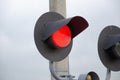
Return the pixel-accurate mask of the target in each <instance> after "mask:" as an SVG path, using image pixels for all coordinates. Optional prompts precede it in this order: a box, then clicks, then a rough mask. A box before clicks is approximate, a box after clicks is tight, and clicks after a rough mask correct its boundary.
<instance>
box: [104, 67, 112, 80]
mask: <svg viewBox="0 0 120 80" xmlns="http://www.w3.org/2000/svg"><path fill="white" fill-rule="evenodd" d="M110 77H111V70H109V69H107V72H106V79H105V80H110Z"/></svg>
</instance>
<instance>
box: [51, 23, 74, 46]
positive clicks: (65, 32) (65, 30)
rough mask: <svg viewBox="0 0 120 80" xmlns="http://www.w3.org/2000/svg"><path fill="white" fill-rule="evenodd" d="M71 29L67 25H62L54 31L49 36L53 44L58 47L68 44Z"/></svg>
mask: <svg viewBox="0 0 120 80" xmlns="http://www.w3.org/2000/svg"><path fill="white" fill-rule="evenodd" d="M71 38H72V35H71V31H70V29H69V27H68V26H67V25H64V26H63V27H61V28H60V29H58V30H57V31H56V32H54V33H53V34H52V36H51V39H52V42H53V43H54V45H55V46H57V47H59V48H63V47H66V46H68V45H69V43H70V42H71Z"/></svg>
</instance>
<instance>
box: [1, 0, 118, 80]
mask: <svg viewBox="0 0 120 80" xmlns="http://www.w3.org/2000/svg"><path fill="white" fill-rule="evenodd" d="M48 11H49V0H0V80H50V72H49V67H48V66H49V64H48V60H46V59H45V58H44V57H42V55H41V54H40V53H39V52H38V50H37V49H36V46H35V43H34V37H33V30H34V26H35V23H36V20H37V19H38V18H39V16H41V15H42V14H43V13H45V12H48ZM75 15H77V16H82V17H84V18H86V20H87V21H88V22H89V27H88V28H87V29H86V30H85V31H84V32H82V33H81V34H80V35H79V36H77V37H76V38H75V39H74V43H73V48H72V51H71V53H70V56H69V57H70V72H71V74H72V75H75V76H76V78H77V77H78V76H79V74H82V73H86V72H89V71H95V72H96V73H98V75H99V76H100V78H101V80H105V73H106V68H105V67H104V66H103V64H102V63H101V61H100V59H99V56H98V51H97V41H98V37H99V34H100V32H101V30H102V29H103V28H104V27H105V26H108V25H116V26H119V27H120V0H67V17H72V16H75ZM111 80H120V72H112V77H111Z"/></svg>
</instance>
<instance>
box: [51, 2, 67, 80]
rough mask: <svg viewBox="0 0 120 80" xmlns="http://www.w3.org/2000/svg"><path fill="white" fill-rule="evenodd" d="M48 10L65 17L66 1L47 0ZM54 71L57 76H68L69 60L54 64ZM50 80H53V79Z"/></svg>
mask: <svg viewBox="0 0 120 80" xmlns="http://www.w3.org/2000/svg"><path fill="white" fill-rule="evenodd" d="M49 10H50V11H51V12H57V13H59V14H61V15H62V16H64V17H66V0H49ZM54 69H55V72H56V73H57V75H60V76H61V75H62V76H63V75H69V58H68V57H67V58H66V59H64V60H62V61H60V62H55V63H54ZM51 80H55V79H54V78H53V77H52V78H51Z"/></svg>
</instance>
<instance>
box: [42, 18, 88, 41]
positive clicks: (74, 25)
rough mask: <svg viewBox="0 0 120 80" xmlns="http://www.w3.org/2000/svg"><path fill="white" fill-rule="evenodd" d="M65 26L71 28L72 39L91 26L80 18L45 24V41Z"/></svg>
mask: <svg viewBox="0 0 120 80" xmlns="http://www.w3.org/2000/svg"><path fill="white" fill-rule="evenodd" d="M64 25H67V26H68V27H69V29H70V31H71V34H72V38H74V37H75V36H77V35H78V34H79V33H81V32H82V31H83V30H84V29H86V28H87V27H88V25H89V24H88V22H87V21H86V20H85V19H84V18H82V17H80V16H75V17H73V18H69V19H62V20H58V21H55V22H48V23H46V24H45V28H44V29H45V31H44V36H43V40H44V41H45V40H47V39H48V38H49V37H50V36H51V35H52V34H54V32H56V31H57V30H58V29H60V28H61V27H62V26H64Z"/></svg>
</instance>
